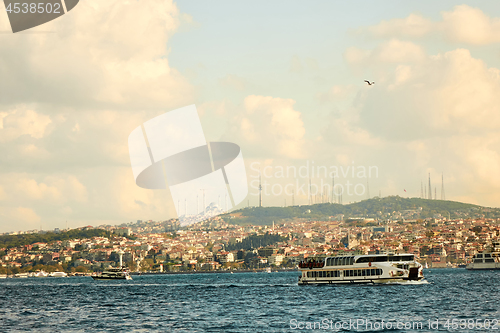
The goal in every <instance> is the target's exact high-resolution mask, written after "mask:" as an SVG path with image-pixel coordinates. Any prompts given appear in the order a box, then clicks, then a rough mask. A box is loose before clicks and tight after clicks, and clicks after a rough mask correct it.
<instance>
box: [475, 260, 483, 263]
mask: <svg viewBox="0 0 500 333" xmlns="http://www.w3.org/2000/svg"><path fill="white" fill-rule="evenodd" d="M474 262H475V263H482V262H483V259H474Z"/></svg>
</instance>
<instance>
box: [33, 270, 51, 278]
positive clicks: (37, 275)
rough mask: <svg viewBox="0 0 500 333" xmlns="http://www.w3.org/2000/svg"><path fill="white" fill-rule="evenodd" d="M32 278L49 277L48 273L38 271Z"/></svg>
mask: <svg viewBox="0 0 500 333" xmlns="http://www.w3.org/2000/svg"><path fill="white" fill-rule="evenodd" d="M33 276H34V277H47V276H49V273H46V272H44V271H39V272H36V273H35V274H34V275H33Z"/></svg>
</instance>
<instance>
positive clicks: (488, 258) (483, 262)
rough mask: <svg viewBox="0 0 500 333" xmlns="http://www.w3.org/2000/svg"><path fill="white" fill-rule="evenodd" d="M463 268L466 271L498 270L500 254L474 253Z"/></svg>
mask: <svg viewBox="0 0 500 333" xmlns="http://www.w3.org/2000/svg"><path fill="white" fill-rule="evenodd" d="M465 268H467V269H468V270H479V269H500V252H491V253H476V254H475V255H474V257H472V259H471V261H470V262H469V263H468V264H467V266H466V267H465Z"/></svg>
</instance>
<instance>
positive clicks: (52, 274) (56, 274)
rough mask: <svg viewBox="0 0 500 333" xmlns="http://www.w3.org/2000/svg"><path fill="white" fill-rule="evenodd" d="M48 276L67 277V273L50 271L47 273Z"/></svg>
mask: <svg viewBox="0 0 500 333" xmlns="http://www.w3.org/2000/svg"><path fill="white" fill-rule="evenodd" d="M49 276H50V277H67V276H68V274H66V273H64V272H52V273H50V274H49Z"/></svg>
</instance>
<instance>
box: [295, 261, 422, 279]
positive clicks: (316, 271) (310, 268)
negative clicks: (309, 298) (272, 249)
mask: <svg viewBox="0 0 500 333" xmlns="http://www.w3.org/2000/svg"><path fill="white" fill-rule="evenodd" d="M299 270H300V272H301V274H300V276H299V285H305V284H341V283H344V284H345V283H373V284H375V283H382V284H383V283H401V284H411V283H414V282H417V281H422V280H423V279H424V274H423V267H422V265H421V264H420V263H418V262H417V261H415V256H414V255H413V254H374V255H354V256H338V257H326V258H321V259H312V260H309V261H306V262H301V263H300V264H299Z"/></svg>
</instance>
